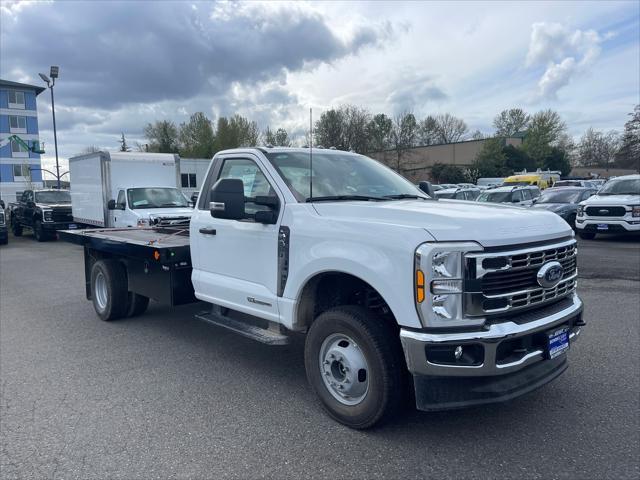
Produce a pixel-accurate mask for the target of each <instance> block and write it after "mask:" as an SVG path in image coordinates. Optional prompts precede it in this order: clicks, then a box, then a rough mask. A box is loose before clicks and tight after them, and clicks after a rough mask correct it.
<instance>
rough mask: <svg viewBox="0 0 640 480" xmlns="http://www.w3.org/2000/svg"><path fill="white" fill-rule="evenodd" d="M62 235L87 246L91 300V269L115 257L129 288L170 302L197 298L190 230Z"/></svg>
mask: <svg viewBox="0 0 640 480" xmlns="http://www.w3.org/2000/svg"><path fill="white" fill-rule="evenodd" d="M59 235H60V238H61V239H63V240H65V241H68V242H71V243H75V244H76V245H81V246H82V247H83V248H84V265H85V290H86V296H87V299H89V300H90V299H91V269H92V267H93V264H94V263H95V262H96V261H98V260H106V259H115V260H118V261H120V262H122V263H123V264H124V265H125V267H126V273H127V275H126V277H127V283H128V291H129V292H133V293H136V294H138V295H142V296H145V297H148V298H151V299H153V300H155V301H157V302H160V303H164V304H168V305H184V304H186V303H191V302H195V301H197V300H196V298H195V296H194V291H193V285H192V283H191V271H192V264H191V250H190V246H189V230H188V229H185V228H157V229H156V228H120V229H118V228H106V229H104V228H103V229H90V230H63V231H60V232H59Z"/></svg>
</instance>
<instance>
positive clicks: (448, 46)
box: [0, 0, 640, 165]
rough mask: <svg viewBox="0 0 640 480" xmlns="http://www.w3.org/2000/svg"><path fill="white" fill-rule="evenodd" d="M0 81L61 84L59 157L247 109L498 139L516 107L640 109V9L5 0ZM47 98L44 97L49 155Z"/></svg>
mask: <svg viewBox="0 0 640 480" xmlns="http://www.w3.org/2000/svg"><path fill="white" fill-rule="evenodd" d="M0 11H1V17H0V32H1V33H0V77H1V78H3V79H7V80H14V81H20V82H28V83H34V84H41V83H42V82H41V81H40V79H39V78H38V72H44V73H48V68H49V66H50V65H52V64H53V65H59V66H60V78H59V80H58V83H57V84H56V87H55V95H56V119H57V126H58V141H59V147H60V148H59V151H60V155H61V158H63V159H64V158H67V157H68V156H70V155H73V154H74V153H77V152H79V151H81V150H83V149H84V148H86V147H87V146H89V145H95V146H99V147H101V148H107V149H115V148H117V147H118V139H119V137H120V132H124V134H125V136H126V137H127V139H128V141H129V142H130V143H131V144H134V143H135V142H136V141H138V142H141V143H144V138H143V134H142V130H143V128H144V126H145V124H147V123H148V122H152V121H154V120H160V119H169V120H172V121H174V122H175V123H176V124H179V123H180V122H183V121H185V120H186V119H187V118H188V116H189V114H191V113H194V112H196V111H202V112H204V113H205V114H206V115H207V116H208V117H209V118H211V119H212V120H215V119H216V118H217V117H218V116H220V115H229V114H233V113H235V112H237V113H241V114H243V115H245V116H247V117H249V118H251V119H254V120H256V121H257V122H258V123H259V125H260V127H261V128H264V127H265V126H267V125H270V126H271V127H275V128H277V127H285V128H287V129H288V130H289V131H300V130H301V129H302V128H304V126H305V125H308V109H309V107H313V109H314V116H319V114H320V113H321V112H322V111H323V110H326V109H328V108H330V107H331V106H337V105H340V104H343V103H354V104H357V105H361V106H364V107H367V108H368V109H369V110H370V111H372V112H385V113H387V114H389V115H393V114H394V113H398V112H401V111H405V110H412V111H413V112H414V113H415V114H416V115H417V116H425V115H427V114H433V113H443V112H450V113H453V114H454V115H457V116H460V117H462V118H464V119H465V120H466V122H467V124H468V125H469V127H470V129H471V130H476V129H479V130H481V131H483V132H485V133H490V132H491V122H492V119H493V117H494V116H495V114H496V113H498V112H499V111H500V110H502V109H505V108H510V107H516V106H518V107H521V108H524V109H525V110H527V111H530V112H535V111H537V110H539V109H543V108H552V109H554V110H557V111H559V112H560V113H561V115H562V116H563V118H564V119H565V120H566V122H567V124H568V125H569V129H570V133H571V134H572V135H574V136H576V137H579V136H580V135H581V133H582V132H583V131H584V130H585V129H586V128H588V127H589V126H593V127H594V128H597V129H602V130H610V129H618V130H620V129H622V126H623V125H624V122H625V121H626V119H627V114H628V112H630V111H632V109H633V107H634V105H635V104H637V103H640V98H639V97H640V73H639V72H640V60H639V59H640V2H638V1H629V2H616V1H603V2H585V3H580V2H577V1H570V2H566V3H563V2H542V1H541V2H532V3H523V2H517V3H516V2H513V3H507V2H496V3H492V2H479V1H476V2H459V3H452V2H447V3H437V2H424V3H419V2H406V3H401V2H381V1H376V2H346V3H339V2H331V3H295V4H294V3H279V2H264V3H257V2H256V3H237V2H188V1H183V2H169V1H162V2H151V1H139V2H136V1H126V2H118V1H109V2H99V1H92V2H80V1H54V2H45V1H41V2H29V1H18V2H15V1H5V0H2V1H1V10H0ZM50 108H51V106H50V102H49V96H48V93H45V94H42V95H40V97H39V106H38V110H39V119H40V128H41V136H40V139H41V141H44V142H45V143H46V147H47V154H46V155H45V163H47V164H48V165H50V163H49V162H50V161H51V157H52V154H53V148H52V146H53V131H52V122H51V110H50Z"/></svg>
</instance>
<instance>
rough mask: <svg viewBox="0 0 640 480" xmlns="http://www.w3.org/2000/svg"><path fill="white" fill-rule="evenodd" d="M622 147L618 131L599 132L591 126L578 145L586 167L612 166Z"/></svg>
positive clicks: (581, 161) (581, 159)
mask: <svg viewBox="0 0 640 480" xmlns="http://www.w3.org/2000/svg"><path fill="white" fill-rule="evenodd" d="M619 149H620V135H619V134H618V132H616V131H610V132H608V133H603V132H598V131H596V130H594V129H593V128H589V129H588V130H587V131H586V132H585V133H584V135H582V138H581V139H580V144H579V145H578V152H579V155H580V163H581V164H582V165H584V166H586V167H602V168H608V167H610V166H611V165H612V164H613V162H614V160H615V156H616V153H617V152H618V150H619Z"/></svg>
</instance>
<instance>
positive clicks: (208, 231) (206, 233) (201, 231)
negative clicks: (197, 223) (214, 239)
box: [198, 228, 216, 235]
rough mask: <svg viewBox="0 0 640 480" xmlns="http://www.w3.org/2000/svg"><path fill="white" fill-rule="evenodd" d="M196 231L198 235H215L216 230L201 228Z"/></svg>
mask: <svg viewBox="0 0 640 480" xmlns="http://www.w3.org/2000/svg"><path fill="white" fill-rule="evenodd" d="M198 231H199V232H200V233H202V234H203V235H215V234H216V229H215V228H201V229H200V230H198Z"/></svg>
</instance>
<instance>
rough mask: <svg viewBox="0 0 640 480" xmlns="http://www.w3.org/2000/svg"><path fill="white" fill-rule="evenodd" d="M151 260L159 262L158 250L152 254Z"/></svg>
mask: <svg viewBox="0 0 640 480" xmlns="http://www.w3.org/2000/svg"><path fill="white" fill-rule="evenodd" d="M153 258H155V259H156V260H160V252H159V251H158V250H156V251H155V252H153Z"/></svg>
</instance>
